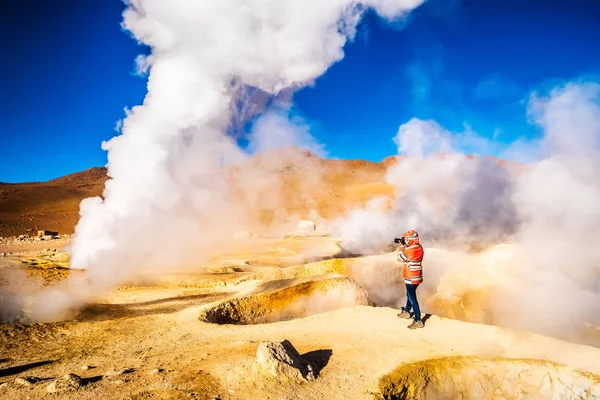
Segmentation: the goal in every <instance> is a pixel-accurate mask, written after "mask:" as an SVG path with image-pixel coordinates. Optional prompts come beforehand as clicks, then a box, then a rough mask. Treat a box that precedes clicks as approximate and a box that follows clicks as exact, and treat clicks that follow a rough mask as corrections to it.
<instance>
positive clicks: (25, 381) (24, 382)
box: [15, 376, 40, 386]
mask: <svg viewBox="0 0 600 400" xmlns="http://www.w3.org/2000/svg"><path fill="white" fill-rule="evenodd" d="M39 381H40V378H37V377H35V376H23V377H19V378H17V379H15V384H17V385H19V386H31V385H33V384H34V383H37V382H39Z"/></svg>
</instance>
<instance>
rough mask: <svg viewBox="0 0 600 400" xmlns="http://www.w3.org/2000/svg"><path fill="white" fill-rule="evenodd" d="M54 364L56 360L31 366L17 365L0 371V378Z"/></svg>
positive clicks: (35, 363) (30, 364)
mask: <svg viewBox="0 0 600 400" xmlns="http://www.w3.org/2000/svg"><path fill="white" fill-rule="evenodd" d="M53 362H55V360H47V361H38V362H34V363H29V364H23V365H17V366H16V367H9V368H4V369H0V378H2V377H5V376H11V375H16V374H20V373H21V372H25V371H28V370H30V369H33V368H37V367H41V366H43V365H47V364H52V363H53Z"/></svg>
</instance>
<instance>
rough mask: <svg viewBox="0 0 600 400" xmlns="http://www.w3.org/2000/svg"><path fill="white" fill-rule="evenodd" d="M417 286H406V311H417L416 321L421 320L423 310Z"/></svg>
mask: <svg viewBox="0 0 600 400" xmlns="http://www.w3.org/2000/svg"><path fill="white" fill-rule="evenodd" d="M417 286H419V284H416V285H409V284H406V307H404V311H406V312H410V310H411V309H414V310H415V321H420V320H421V309H420V308H419V302H418V301H417Z"/></svg>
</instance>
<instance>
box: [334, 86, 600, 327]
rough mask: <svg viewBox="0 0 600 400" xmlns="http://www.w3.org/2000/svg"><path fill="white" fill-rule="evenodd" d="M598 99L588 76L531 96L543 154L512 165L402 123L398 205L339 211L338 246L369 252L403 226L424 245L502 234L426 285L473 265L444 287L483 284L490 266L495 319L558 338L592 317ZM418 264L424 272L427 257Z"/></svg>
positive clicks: (429, 127) (427, 125)
mask: <svg viewBox="0 0 600 400" xmlns="http://www.w3.org/2000/svg"><path fill="white" fill-rule="evenodd" d="M599 103H600V85H598V84H596V83H594V82H572V83H567V84H565V85H561V86H558V87H556V88H554V89H553V90H551V91H550V92H549V93H548V94H546V95H544V94H539V93H534V94H532V95H531V98H530V100H529V103H528V114H529V116H530V118H531V120H532V122H533V123H535V124H537V125H539V126H540V127H541V128H542V129H543V132H544V136H543V138H542V140H541V141H539V142H536V143H535V145H536V146H537V147H538V148H537V149H536V153H538V154H542V156H541V157H540V158H539V159H538V160H537V161H536V162H533V163H531V164H529V165H524V166H516V167H512V168H511V167H510V166H503V165H501V164H500V163H499V162H497V161H496V160H492V159H489V158H474V159H470V158H469V157H466V156H465V155H464V154H461V153H460V151H459V150H458V148H459V146H456V143H455V142H456V140H457V139H456V136H454V137H453V136H452V135H451V134H450V133H449V132H448V131H446V130H445V129H444V128H443V127H441V126H439V125H438V124H437V123H435V122H433V121H422V120H411V121H409V122H407V123H406V124H404V125H402V126H401V127H400V129H399V131H398V135H397V136H396V138H395V141H396V143H397V144H398V148H399V151H400V153H401V154H402V155H405V156H406V158H403V159H401V160H400V161H399V162H398V163H397V164H396V165H395V166H393V167H391V168H390V169H389V170H388V176H387V180H388V183H390V184H392V185H394V187H395V188H396V190H397V193H398V198H397V203H396V204H395V205H394V207H392V209H391V210H387V209H386V208H385V207H382V206H381V205H378V203H377V201H373V202H372V203H371V204H369V205H368V207H367V208H366V209H363V210H354V211H353V212H352V213H351V214H350V215H349V217H348V218H347V219H344V220H341V221H338V222H337V224H335V226H336V231H337V232H338V233H339V234H340V236H341V237H342V238H343V243H344V247H346V248H348V249H349V250H351V251H354V252H362V253H368V252H373V251H376V250H377V249H378V248H383V247H384V246H385V245H387V244H389V243H390V240H391V238H393V237H394V236H397V235H400V234H402V232H403V231H404V230H407V229H416V230H417V231H419V233H420V234H421V236H422V238H423V240H424V243H426V246H435V245H436V243H437V244H440V243H448V242H453V241H454V242H463V243H468V242H473V241H475V242H476V241H484V242H496V243H498V242H502V241H504V242H505V243H509V244H510V247H509V248H503V249H504V250H502V251H500V250H498V251H496V252H491V253H489V257H486V258H485V260H484V261H481V260H479V261H478V260H475V259H472V258H471V259H470V261H468V260H469V259H468V258H464V257H463V261H462V262H461V264H462V265H452V264H451V262H450V261H449V260H448V263H446V265H444V263H440V262H439V261H440V260H439V257H438V259H436V260H435V262H432V265H431V267H432V268H431V269H430V270H429V271H430V275H429V276H430V277H431V278H432V281H434V283H435V284H437V283H438V282H439V280H440V276H442V275H443V274H444V273H445V275H444V277H442V278H441V280H442V282H444V281H452V280H453V279H454V281H455V282H458V280H457V279H455V278H453V276H454V275H455V273H458V271H459V270H462V269H464V268H465V263H466V264H470V265H469V266H468V268H471V269H470V271H471V272H470V276H471V279H465V280H464V281H463V282H462V283H461V284H460V285H466V287H462V288H456V287H454V288H452V287H451V286H448V285H445V287H451V290H456V291H458V292H460V291H461V290H462V291H468V290H474V288H476V287H477V286H481V282H477V281H476V279H477V278H476V277H477V276H478V275H480V274H481V271H483V270H484V269H485V270H489V271H490V273H492V274H493V275H494V279H493V280H491V281H490V282H493V286H494V289H493V293H492V294H491V297H490V299H489V301H490V304H489V305H486V307H487V306H489V307H491V313H492V315H493V318H494V319H493V321H492V322H494V323H499V324H503V325H507V326H511V327H518V328H523V329H528V330H533V331H538V332H542V333H547V334H555V335H560V336H563V337H574V336H576V335H577V334H578V333H580V332H581V329H582V327H584V326H585V324H586V323H591V324H599V323H600V247H599V246H598V245H597V243H598V241H599V240H600V180H598V179H597V175H598V171H600V151H599V149H600V146H599V145H600V104H599ZM459 139H460V138H459ZM459 139H458V140H459ZM372 221H379V222H381V225H380V226H373V225H372ZM432 254H435V253H432ZM426 258H427V256H426ZM465 260H466V261H465ZM482 262H483V264H482ZM424 271H425V280H426V281H427V279H428V278H427V276H428V272H427V271H428V269H427V262H426V263H425V269H424ZM430 283H431V281H430ZM488 283H489V282H485V285H488ZM442 286H444V285H442Z"/></svg>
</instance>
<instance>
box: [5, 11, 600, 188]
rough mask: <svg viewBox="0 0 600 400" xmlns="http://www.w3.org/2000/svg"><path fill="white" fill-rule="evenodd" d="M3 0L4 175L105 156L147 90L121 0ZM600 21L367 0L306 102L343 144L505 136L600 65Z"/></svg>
mask: <svg viewBox="0 0 600 400" xmlns="http://www.w3.org/2000/svg"><path fill="white" fill-rule="evenodd" d="M0 4H1V5H0V7H1V9H0V19H1V21H0V29H2V33H1V35H0V40H1V43H0V46H1V48H2V73H1V74H0V88H1V92H0V96H1V97H0V99H1V101H2V104H1V107H0V133H1V135H2V136H1V137H2V148H3V151H2V156H3V158H2V162H1V163H0V181H3V182H20V181H31V180H34V181H41V180H47V179H51V178H54V177H57V176H61V175H64V174H67V173H71V172H75V171H79V170H83V169H85V168H89V167H92V166H101V165H104V164H105V163H106V154H105V152H104V151H102V150H101V148H100V143H101V142H102V141H103V140H106V139H109V138H110V137H112V136H114V135H115V134H116V132H115V130H114V127H115V125H116V123H117V121H118V120H119V119H120V118H122V117H123V116H124V111H123V110H124V108H125V107H131V106H133V105H136V104H140V103H141V101H142V99H143V97H144V95H145V91H146V90H145V80H144V79H143V78H140V77H137V76H135V75H134V73H133V71H134V59H135V57H136V55H137V54H140V53H143V52H147V49H145V48H143V47H141V46H139V45H137V44H136V43H135V41H134V40H132V39H131V38H130V37H129V36H128V35H127V34H126V33H124V32H123V31H122V30H121V28H120V21H121V12H122V10H123V8H124V5H123V3H121V2H120V1H118V0H86V1H82V0H21V1H2V2H1V3H0ZM599 23H600V2H598V1H594V0H587V1H584V0H570V1H567V0H565V1H557V0H546V1H541V0H538V1H524V0H523V1H513V0H505V1H500V0H471V1H467V0H463V1H459V0H430V1H429V2H427V3H426V4H425V5H424V6H422V7H420V8H419V9H417V10H416V11H415V12H414V13H413V14H412V15H411V17H410V19H409V21H407V22H406V23H405V24H404V25H403V26H402V27H397V26H396V27H390V26H386V25H384V24H383V23H382V22H381V21H379V20H378V19H377V18H375V16H373V15H370V14H369V15H367V16H366V18H365V19H364V20H363V21H362V23H361V24H360V26H359V29H358V34H357V37H356V39H355V41H354V42H353V43H350V44H348V45H347V47H346V49H345V50H346V57H345V58H344V59H343V60H342V61H341V62H339V63H337V64H335V65H334V66H332V67H331V68H330V69H329V70H328V72H327V73H326V74H325V75H324V76H323V77H321V78H319V79H318V80H317V82H316V85H315V86H314V87H311V88H306V89H304V90H301V91H300V92H299V93H297V94H296V96H295V110H296V112H297V113H298V114H299V115H301V116H302V117H303V118H305V119H306V120H307V121H308V122H309V123H310V125H311V127H312V133H313V135H314V136H315V137H316V138H317V139H318V140H319V141H320V142H321V143H323V144H324V145H325V147H326V150H327V152H328V154H329V155H330V156H332V157H336V158H362V159H368V160H373V161H379V160H381V159H383V158H384V157H386V156H389V155H392V154H395V152H396V149H395V146H394V143H393V142H392V137H393V136H394V135H395V134H396V132H397V130H398V127H399V125H401V124H402V123H404V122H406V121H408V120H409V119H410V118H412V117H418V118H423V119H429V118H431V119H435V120H437V121H438V122H439V123H440V124H441V125H443V126H444V127H446V128H448V129H450V130H451V131H456V132H459V131H464V130H465V129H466V127H470V129H473V130H475V131H476V132H478V133H479V134H481V135H483V136H486V137H488V138H494V140H496V141H498V142H499V143H507V142H511V141H513V140H515V139H516V138H518V137H526V138H532V137H535V136H536V135H538V134H539V132H537V130H536V128H535V127H533V126H531V125H530V124H528V122H527V119H526V113H525V107H526V100H527V98H528V95H529V93H530V92H531V91H532V90H535V89H537V88H540V87H547V86H549V85H552V84H553V83H556V82H560V81H564V80H569V79H574V78H578V77H580V76H584V75H597V74H598V73H599V72H600V52H598V50H597V43H600V29H598V28H597V26H598V24H599Z"/></svg>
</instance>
